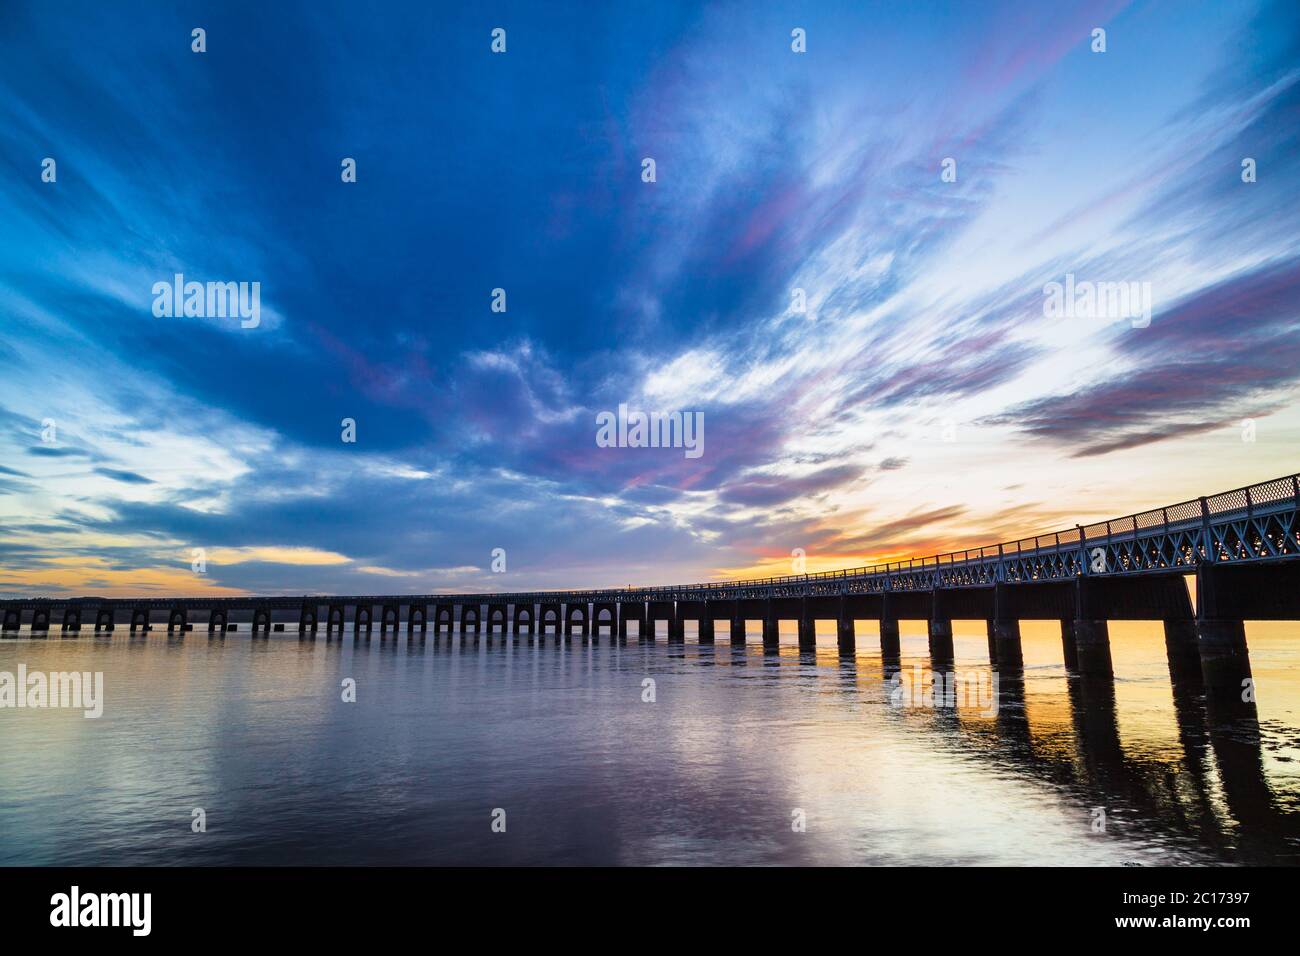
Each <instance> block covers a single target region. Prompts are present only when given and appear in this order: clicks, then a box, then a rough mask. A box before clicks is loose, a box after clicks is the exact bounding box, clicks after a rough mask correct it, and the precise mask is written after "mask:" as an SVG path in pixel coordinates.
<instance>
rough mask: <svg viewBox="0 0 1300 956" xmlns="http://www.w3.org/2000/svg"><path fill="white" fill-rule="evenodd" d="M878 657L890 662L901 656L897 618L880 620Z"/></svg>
mask: <svg viewBox="0 0 1300 956" xmlns="http://www.w3.org/2000/svg"><path fill="white" fill-rule="evenodd" d="M880 656H881V657H883V658H885V659H886V660H891V661H897V660H898V659H899V658H900V657H902V656H903V646H902V642H901V641H900V639H899V636H898V618H881V619H880Z"/></svg>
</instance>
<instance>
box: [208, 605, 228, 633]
mask: <svg viewBox="0 0 1300 956" xmlns="http://www.w3.org/2000/svg"><path fill="white" fill-rule="evenodd" d="M228 616H229V614H228V612H227V611H226V609H225V608H222V607H214V608H213V609H212V610H211V611H209V612H208V633H209V634H225V633H226V620H227V618H228Z"/></svg>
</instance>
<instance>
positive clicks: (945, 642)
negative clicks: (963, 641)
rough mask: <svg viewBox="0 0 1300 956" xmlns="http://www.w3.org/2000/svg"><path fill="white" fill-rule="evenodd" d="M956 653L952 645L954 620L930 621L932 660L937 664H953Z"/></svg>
mask: <svg viewBox="0 0 1300 956" xmlns="http://www.w3.org/2000/svg"><path fill="white" fill-rule="evenodd" d="M954 657H955V653H954V651H953V647H952V621H948V620H931V621H930V660H931V661H933V662H934V663H935V664H936V665H938V664H952V662H953V659H954Z"/></svg>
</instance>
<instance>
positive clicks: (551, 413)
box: [0, 0, 1300, 595]
mask: <svg viewBox="0 0 1300 956" xmlns="http://www.w3.org/2000/svg"><path fill="white" fill-rule="evenodd" d="M575 7H578V5H568V4H566V5H564V9H561V6H560V5H558V4H556V5H552V4H538V3H535V2H528V3H519V4H492V3H487V4H463V5H451V4H444V3H428V2H420V3H414V2H412V3H409V4H402V3H392V4H385V5H383V9H384V12H382V13H377V12H375V8H373V7H372V6H371V5H369V4H332V3H316V2H313V3H302V4H295V3H288V2H284V3H280V2H277V3H274V4H264V3H251V2H248V3H245V2H232V3H219V4H218V3H212V4H190V3H177V4H170V3H169V4H163V3H155V4H144V3H141V4H127V5H124V6H119V5H106V4H102V3H85V4H76V3H63V2H33V3H24V2H6V3H4V4H3V7H0V49H2V50H3V51H4V53H3V56H0V363H2V364H0V369H2V371H0V592H3V593H9V594H32V593H43V594H104V595H129V594H145V593H155V592H161V593H208V592H222V593H238V592H242V591H258V592H280V593H303V592H339V593H344V592H350V593H407V592H435V591H467V590H498V591H499V590H519V589H532V588H543V589H544V588H559V587H568V586H621V585H625V584H660V583H671V582H674V581H689V580H706V579H710V578H721V577H733V576H746V575H751V574H759V573H789V571H790V570H791V552H792V550H793V549H796V548H800V549H803V550H804V552H805V553H806V555H807V569H808V570H809V571H816V570H825V569H831V568H840V567H848V566H856V565H862V564H868V563H873V562H875V561H883V560H887V559H895V558H897V557H899V556H910V555H923V554H931V553H934V552H938V551H946V550H949V549H953V548H960V547H966V546H969V545H980V544H988V543H995V542H997V541H999V540H1007V539H1012V538H1016V537H1020V536H1022V535H1025V534H1033V533H1035V532H1040V531H1050V530H1055V529H1057V528H1060V527H1069V526H1072V525H1074V524H1075V523H1076V522H1087V521H1089V520H1095V519H1099V518H1107V517H1113V516H1119V515H1123V514H1127V513H1130V512H1133V511H1136V510H1141V509H1144V508H1147V507H1151V506H1159V505H1162V504H1166V503H1172V502H1176V501H1181V500H1184V499H1187V498H1192V497H1196V496H1197V495H1201V494H1207V493H1212V492H1215V491H1221V490H1226V489H1229V488H1234V487H1238V486H1240V485H1245V484H1249V483H1252V482H1255V481H1261V480H1264V479H1268V478H1272V477H1276V476H1279V475H1284V474H1289V473H1291V472H1294V471H1297V470H1300V454H1297V452H1300V403H1298V398H1300V390H1298V389H1297V385H1298V384H1300V228H1298V227H1300V6H1297V5H1296V4H1295V3H1294V2H1293V0H1284V2H1280V3H1276V4H1267V3H1234V2H1211V3H1191V2H1178V3H1173V2H1170V3H1124V2H1110V3H1083V4H1071V3H1052V4H1039V3H1024V4H1017V5H1014V6H1007V7H999V6H998V5H996V4H993V3H988V4H985V3H951V4H929V3H922V2H906V3H901V2H900V3H879V4H872V3H845V4H833V3H823V2H818V3H809V4H804V5H794V4H789V3H785V4H781V5H780V6H777V5H765V4H760V3H737V4H717V5H707V6H697V5H689V6H688V5H685V4H678V3H672V2H655V3H617V4H582V5H580V8H579V9H574V8H575ZM195 27H202V28H203V29H205V30H206V45H207V50H206V52H203V53H195V52H193V51H192V50H191V42H192V40H191V30H192V29H194V28H195ZM497 27H500V28H503V29H505V31H506V36H507V47H506V52H504V53H493V52H492V50H491V49H490V45H491V42H492V38H491V32H492V30H493V29H494V28H497ZM796 28H800V29H803V30H804V31H806V38H807V50H806V52H804V53H796V52H794V51H793V50H792V49H791V44H792V38H791V31H792V30H794V29H796ZM1094 28H1103V29H1104V30H1105V31H1106V34H1105V41H1106V49H1105V52H1093V50H1092V46H1093V43H1094V41H1093V38H1092V32H1093V30H1094ZM47 157H49V158H53V159H54V160H55V161H56V163H57V167H56V168H57V178H56V180H55V181H54V182H44V181H42V162H43V160H44V159H45V158H47ZM345 157H351V158H354V159H355V160H356V164H357V181H356V182H355V183H345V182H343V181H342V180H341V176H340V169H341V162H342V160H343V159H344V158H345ZM646 158H652V159H653V160H654V161H655V179H656V181H654V182H649V183H648V182H644V181H643V175H642V173H643V160H644V159H646ZM947 158H952V159H954V160H955V162H956V172H957V177H956V181H955V182H945V181H943V179H942V178H941V174H942V172H943V161H944V160H945V159H947ZM1247 158H1250V159H1253V160H1254V161H1255V170H1256V181H1255V182H1249V183H1247V182H1243V175H1242V174H1243V168H1242V161H1243V159H1247ZM176 273H183V274H184V276H185V277H186V278H187V279H192V280H197V281H200V282H206V281H223V282H224V281H233V282H253V281H257V282H260V284H261V285H260V288H261V316H260V318H261V321H260V324H259V325H258V326H257V327H256V328H241V325H240V322H239V321H238V320H237V319H234V320H232V319H222V318H195V317H190V318H186V317H163V318H159V317H156V316H155V315H154V310H153V306H154V295H153V292H152V288H153V286H154V284H155V283H156V282H160V281H162V282H170V281H171V280H172V277H173V275H175V274H176ZM1067 274H1072V275H1074V276H1075V277H1076V278H1077V279H1078V280H1080V281H1094V282H1117V281H1124V282H1140V283H1150V286H1149V288H1150V290H1151V298H1152V311H1151V320H1150V324H1149V326H1146V327H1140V325H1139V324H1138V323H1134V322H1129V321H1124V320H1122V319H1121V320H1113V319H1112V320H1110V321H1105V320H1096V319H1087V318H1058V317H1048V316H1047V315H1046V314H1045V311H1044V299H1045V296H1044V291H1043V289H1044V285H1045V284H1046V283H1049V282H1053V281H1056V282H1063V281H1064V278H1065V276H1066V275H1067ZM497 288H501V289H504V290H505V292H506V301H507V307H506V311H505V312H494V311H493V310H492V308H491V305H492V293H493V290H494V289H497ZM796 289H802V290H804V293H805V296H806V300H807V310H806V312H804V313H802V314H801V313H799V312H798V311H796V310H795V309H794V308H792V303H793V301H794V297H795V292H794V290H796ZM620 404H626V405H628V406H629V407H630V408H632V409H640V410H645V411H652V410H653V411H674V410H680V411H683V412H696V411H698V412H702V413H703V417H704V450H703V454H702V455H701V456H700V457H698V458H690V457H687V456H686V455H685V454H684V453H683V450H682V449H681V448H617V447H616V448H602V447H597V444H596V440H595V436H596V416H597V415H598V414H599V413H601V412H606V411H609V412H614V411H616V410H617V409H618V407H619V405H620ZM345 418H351V419H354V420H355V422H356V438H357V440H356V442H355V443H345V442H344V441H342V440H341V433H342V427H341V422H342V420H343V419H345ZM51 423H52V429H51ZM1248 438H1253V440H1246V439H1248ZM195 548H203V549H204V550H205V554H206V561H207V570H206V573H204V574H196V573H195V572H194V571H193V570H192V567H191V560H192V556H193V550H192V549H195ZM494 548H501V549H504V550H505V555H506V558H505V560H506V570H505V571H504V572H503V573H494V572H493V571H492V570H491V562H492V552H493V549H494Z"/></svg>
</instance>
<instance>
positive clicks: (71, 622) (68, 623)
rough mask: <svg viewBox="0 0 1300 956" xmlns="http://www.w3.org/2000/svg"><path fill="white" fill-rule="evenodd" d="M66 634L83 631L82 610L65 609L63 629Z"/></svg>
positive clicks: (77, 608)
mask: <svg viewBox="0 0 1300 956" xmlns="http://www.w3.org/2000/svg"><path fill="white" fill-rule="evenodd" d="M62 630H63V632H64V633H67V632H68V631H72V632H73V633H76V632H78V631H80V630H81V608H79V607H65V608H64V609H63V628H62Z"/></svg>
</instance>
